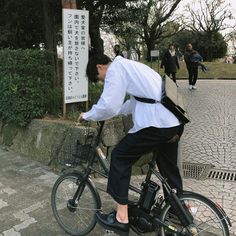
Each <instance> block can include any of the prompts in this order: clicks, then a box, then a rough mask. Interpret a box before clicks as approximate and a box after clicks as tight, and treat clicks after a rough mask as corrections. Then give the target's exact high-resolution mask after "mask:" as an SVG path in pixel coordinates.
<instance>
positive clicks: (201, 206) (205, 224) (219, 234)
mask: <svg viewBox="0 0 236 236" xmlns="http://www.w3.org/2000/svg"><path fill="white" fill-rule="evenodd" d="M179 198H180V200H181V202H184V203H185V206H186V207H187V208H188V210H189V212H190V213H191V215H192V216H193V225H191V226H190V227H189V226H188V227H183V226H182V225H181V223H180V222H179V220H178V218H177V217H176V216H174V215H173V214H171V212H170V209H171V206H170V205H169V204H167V205H166V206H165V207H164V209H163V212H162V216H161V220H162V221H163V222H165V223H168V224H170V225H173V226H175V227H176V228H178V229H179V230H180V231H181V233H182V235H190V236H191V235H198V236H229V228H228V225H227V223H226V219H225V216H224V215H223V214H222V213H221V211H220V210H219V209H218V208H217V207H216V206H215V205H214V204H213V203H212V202H211V201H210V200H209V199H207V198H205V197H204V196H202V195H199V194H195V193H192V192H190V193H185V194H183V195H182V196H180V197H179ZM166 235H170V234H168V232H167V230H166V229H165V228H164V227H162V228H161V236H166Z"/></svg>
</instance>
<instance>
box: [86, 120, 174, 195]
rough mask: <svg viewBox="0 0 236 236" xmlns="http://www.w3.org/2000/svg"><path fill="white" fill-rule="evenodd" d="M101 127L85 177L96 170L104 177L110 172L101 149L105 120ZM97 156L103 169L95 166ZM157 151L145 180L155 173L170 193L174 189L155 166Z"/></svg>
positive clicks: (132, 188) (133, 188)
mask: <svg viewBox="0 0 236 236" xmlns="http://www.w3.org/2000/svg"><path fill="white" fill-rule="evenodd" d="M100 125H101V126H100V128H99V130H98V134H97V138H96V141H95V145H94V147H93V149H94V154H93V156H92V157H91V158H90V160H89V161H88V165H87V171H86V173H85V175H84V179H87V178H88V177H89V175H90V174H91V172H92V171H93V172H96V173H97V174H99V175H101V176H102V177H104V178H108V172H109V165H108V162H107V160H106V156H105V155H104V154H103V153H102V152H101V149H100V138H101V134H102V130H103V126H104V121H102V122H100ZM96 158H97V160H98V162H99V164H100V165H101V167H102V169H103V171H100V170H98V169H96V168H94V167H93V163H94V162H95V159H96ZM155 160H156V153H155V154H154V155H153V158H152V161H151V162H150V163H149V168H148V172H147V175H146V178H145V181H149V180H150V179H151V176H152V175H153V174H154V175H155V176H156V177H157V178H158V179H159V180H160V181H161V183H162V184H163V186H164V187H165V189H166V191H167V193H168V194H170V192H171V191H172V189H171V187H170V186H169V185H168V183H167V181H166V179H164V178H163V177H162V176H161V174H160V173H159V172H158V171H157V170H156V168H155V166H156V162H155ZM129 189H130V190H132V191H134V192H136V193H138V194H141V189H139V188H137V187H135V186H133V185H129Z"/></svg>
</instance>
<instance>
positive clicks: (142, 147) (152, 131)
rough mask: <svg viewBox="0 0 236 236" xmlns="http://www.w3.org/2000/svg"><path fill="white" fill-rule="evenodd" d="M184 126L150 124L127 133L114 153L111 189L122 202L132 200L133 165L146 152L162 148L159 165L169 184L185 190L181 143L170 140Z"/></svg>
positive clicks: (111, 192) (109, 180) (118, 200)
mask: <svg viewBox="0 0 236 236" xmlns="http://www.w3.org/2000/svg"><path fill="white" fill-rule="evenodd" d="M179 129H181V127H180V126H177V127H172V128H155V127H148V128H145V129H142V130H140V131H138V132H136V133H130V134H127V135H126V136H125V137H124V138H123V139H122V140H121V142H120V143H119V144H118V145H117V146H116V148H115V149H114V150H113V151H112V154H111V166H110V171H109V177H108V185H107V192H108V193H109V194H110V195H111V196H112V197H113V198H114V200H115V201H116V202H117V203H119V204H124V205H125V204H127V203H128V190H129V183H130V178H131V169H132V165H133V164H134V163H135V162H136V161H137V160H138V159H139V158H140V157H141V156H142V155H144V154H146V153H149V152H150V151H152V150H154V149H156V148H158V150H159V155H158V157H157V165H158V168H159V171H160V172H161V174H162V175H163V177H164V178H167V179H168V180H167V181H168V183H169V185H170V186H171V187H172V188H176V189H177V190H179V191H181V190H182V189H183V185H182V179H181V175H180V172H179V168H178V166H177V153H178V142H174V143H167V142H168V141H169V140H170V139H171V138H172V137H173V136H175V135H176V134H177V133H178V131H179Z"/></svg>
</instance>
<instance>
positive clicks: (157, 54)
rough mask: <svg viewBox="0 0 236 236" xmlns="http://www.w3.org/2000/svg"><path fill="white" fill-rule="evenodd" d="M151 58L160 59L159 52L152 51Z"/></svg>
mask: <svg viewBox="0 0 236 236" xmlns="http://www.w3.org/2000/svg"><path fill="white" fill-rule="evenodd" d="M151 57H159V50H152V51H151Z"/></svg>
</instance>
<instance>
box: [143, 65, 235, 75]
mask: <svg viewBox="0 0 236 236" xmlns="http://www.w3.org/2000/svg"><path fill="white" fill-rule="evenodd" d="M145 64H147V65H149V66H151V62H146V63H145ZM160 64H161V62H159V66H160ZM204 65H205V66H206V67H207V68H208V69H209V71H207V72H206V73H204V72H202V71H201V69H200V68H199V76H198V77H199V78H203V79H236V64H226V63H223V62H204ZM152 68H153V69H154V70H156V71H157V72H159V73H160V74H161V75H163V74H164V71H163V69H161V68H158V62H157V61H155V62H153V63H152ZM187 77H188V72H187V69H186V65H185V62H184V61H181V62H180V70H178V71H177V79H178V78H180V79H182V78H183V79H184V78H185V79H186V78H187Z"/></svg>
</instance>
